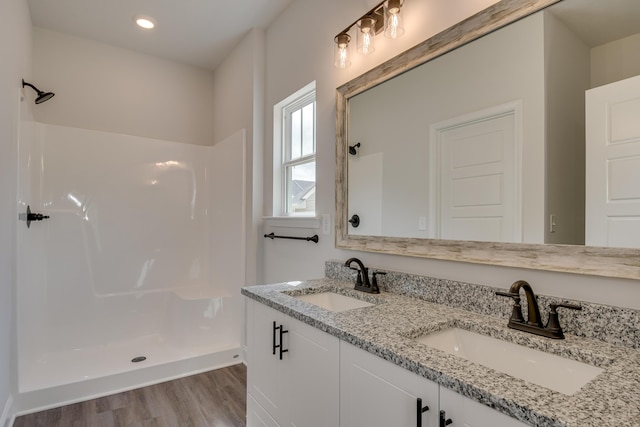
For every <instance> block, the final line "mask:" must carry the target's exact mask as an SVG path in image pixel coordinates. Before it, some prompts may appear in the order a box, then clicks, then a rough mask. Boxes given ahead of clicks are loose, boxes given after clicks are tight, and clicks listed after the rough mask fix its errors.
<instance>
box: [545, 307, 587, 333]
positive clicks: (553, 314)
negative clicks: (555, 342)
mask: <svg viewBox="0 0 640 427" xmlns="http://www.w3.org/2000/svg"><path fill="white" fill-rule="evenodd" d="M560 307H564V308H570V309H572V310H582V306H580V305H575V304H569V303H564V302H562V303H558V304H555V303H554V304H549V321H548V322H547V327H546V329H549V330H550V331H553V332H555V333H556V334H558V336H559V337H560V338H564V333H563V331H562V327H561V326H560V320H559V319H558V312H557V309H558V308H560Z"/></svg>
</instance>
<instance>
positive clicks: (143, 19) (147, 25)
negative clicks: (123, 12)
mask: <svg viewBox="0 0 640 427" xmlns="http://www.w3.org/2000/svg"><path fill="white" fill-rule="evenodd" d="M133 20H134V21H135V23H136V25H138V27H140V28H144V29H145V30H151V29H153V28H155V26H156V23H155V21H154V20H153V19H152V18H149V17H147V16H135V17H134V18H133Z"/></svg>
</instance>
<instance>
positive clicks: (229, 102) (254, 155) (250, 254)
mask: <svg viewBox="0 0 640 427" xmlns="http://www.w3.org/2000/svg"><path fill="white" fill-rule="evenodd" d="M213 87H214V89H213V93H214V99H213V105H214V107H213V116H212V117H213V120H212V123H213V129H214V136H213V140H214V143H218V142H220V141H222V140H224V139H225V138H227V137H229V136H230V135H233V134H235V133H236V132H238V131H240V130H242V129H244V130H245V131H246V138H247V152H246V156H247V176H246V180H247V193H246V199H245V202H246V206H247V212H248V213H249V215H247V224H246V230H247V236H246V248H247V251H246V253H247V260H246V261H247V262H246V276H245V277H246V283H247V284H256V283H257V282H258V280H257V277H258V275H259V273H258V269H259V264H260V263H259V262H258V261H257V260H258V259H259V257H260V252H259V248H260V245H261V244H262V241H260V240H259V239H258V238H257V230H258V224H259V222H260V220H261V216H262V191H261V189H262V157H263V154H262V151H263V139H262V126H263V125H262V121H263V119H262V117H263V102H262V99H263V96H264V95H263V94H264V31H263V30H260V29H254V30H252V31H250V32H249V33H248V34H247V35H246V36H245V37H244V39H243V40H242V41H241V42H240V44H238V46H236V48H235V49H234V50H233V51H232V52H231V54H229V56H228V57H227V58H226V59H225V60H224V62H223V63H222V64H221V65H220V66H219V67H218V68H217V69H216V71H215V73H214V79H213Z"/></svg>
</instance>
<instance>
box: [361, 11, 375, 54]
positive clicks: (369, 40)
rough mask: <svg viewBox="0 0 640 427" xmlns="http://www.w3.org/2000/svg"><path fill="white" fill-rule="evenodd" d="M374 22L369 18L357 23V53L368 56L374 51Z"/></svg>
mask: <svg viewBox="0 0 640 427" xmlns="http://www.w3.org/2000/svg"><path fill="white" fill-rule="evenodd" d="M375 25H376V20H375V19H373V18H370V17H366V18H362V19H361V20H360V21H359V22H358V53H361V54H363V55H368V54H370V53H372V52H373V51H375V50H376V48H375V46H374V44H373V40H374V37H375V35H376V30H375Z"/></svg>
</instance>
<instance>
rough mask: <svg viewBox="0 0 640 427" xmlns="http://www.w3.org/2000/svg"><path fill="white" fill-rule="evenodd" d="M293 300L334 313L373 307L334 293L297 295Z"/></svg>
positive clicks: (367, 303) (368, 303) (364, 302)
mask: <svg viewBox="0 0 640 427" xmlns="http://www.w3.org/2000/svg"><path fill="white" fill-rule="evenodd" d="M295 298H297V299H299V300H302V301H306V302H309V303H311V304H314V305H317V306H318V307H322V308H324V309H326V310H329V311H335V312H340V311H347V310H353V309H354V308H362V307H369V306H372V305H373V304H371V303H370V302H366V301H361V300H359V299H356V298H351V297H348V296H345V295H340V294H336V293H335V292H321V293H318V294H307V295H299V296H296V297H295Z"/></svg>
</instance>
